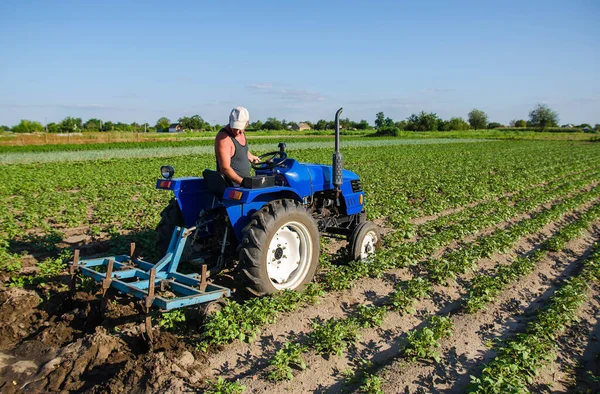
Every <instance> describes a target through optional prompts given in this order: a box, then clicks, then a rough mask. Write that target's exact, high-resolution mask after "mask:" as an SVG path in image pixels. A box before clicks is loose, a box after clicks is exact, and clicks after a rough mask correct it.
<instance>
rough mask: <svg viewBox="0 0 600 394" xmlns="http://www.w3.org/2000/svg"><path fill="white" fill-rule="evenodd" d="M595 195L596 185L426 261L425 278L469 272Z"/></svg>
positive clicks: (443, 278)
mask: <svg viewBox="0 0 600 394" xmlns="http://www.w3.org/2000/svg"><path fill="white" fill-rule="evenodd" d="M598 196H600V186H596V187H594V188H593V189H592V190H590V191H589V192H584V193H581V194H579V195H576V196H575V197H573V198H572V199H569V200H566V201H564V202H562V203H559V204H556V205H553V206H552V207H551V208H550V209H548V210H545V211H542V212H540V213H538V214H534V215H533V216H532V217H531V219H525V220H522V221H520V222H518V223H516V224H514V225H511V226H509V227H508V228H506V229H496V230H495V231H494V232H493V233H492V234H490V235H488V236H485V237H483V238H480V239H478V240H477V241H476V242H473V243H470V244H468V245H467V244H464V245H461V246H459V248H458V249H457V250H455V251H452V252H450V253H447V254H445V255H444V256H443V257H441V258H439V259H430V260H428V261H427V263H426V265H425V268H426V269H427V271H428V274H429V277H430V278H431V280H432V281H434V282H436V283H444V282H446V281H447V280H448V279H454V276H455V275H456V274H458V273H465V272H466V271H467V270H469V269H471V268H472V267H473V266H474V264H475V262H476V261H477V260H479V259H482V258H484V257H490V256H491V255H492V254H493V253H495V252H500V251H506V250H508V249H509V248H511V247H512V246H514V245H515V243H516V242H517V241H518V240H519V239H521V238H523V237H524V236H526V235H529V234H533V233H535V232H537V231H539V230H541V229H542V228H543V227H544V226H545V225H547V224H549V223H551V222H552V221H554V220H557V219H559V218H560V217H562V216H563V215H564V214H566V213H567V212H569V211H571V210H573V209H574V208H576V207H577V206H579V205H581V204H584V203H586V202H588V201H591V200H593V199H596V198H597V197H598Z"/></svg>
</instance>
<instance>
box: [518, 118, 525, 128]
mask: <svg viewBox="0 0 600 394" xmlns="http://www.w3.org/2000/svg"><path fill="white" fill-rule="evenodd" d="M515 127H527V122H526V121H525V120H524V119H519V120H517V121H515Z"/></svg>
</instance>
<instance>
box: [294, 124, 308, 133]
mask: <svg viewBox="0 0 600 394" xmlns="http://www.w3.org/2000/svg"><path fill="white" fill-rule="evenodd" d="M292 130H294V131H304V130H310V126H309V125H308V123H304V122H300V123H294V124H293V125H292Z"/></svg>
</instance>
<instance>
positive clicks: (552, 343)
mask: <svg viewBox="0 0 600 394" xmlns="http://www.w3.org/2000/svg"><path fill="white" fill-rule="evenodd" d="M593 281H595V282H598V281H600V244H595V245H594V248H593V252H592V255H591V256H590V258H588V259H587V260H586V261H584V265H583V269H582V271H581V273H580V274H578V275H577V276H575V277H573V278H571V279H570V280H567V281H566V283H565V284H564V285H563V286H561V288H560V289H558V290H557V291H556V292H555V293H554V295H553V296H552V298H551V299H550V301H549V303H548V305H547V307H546V308H545V309H544V310H542V311H541V312H539V313H538V314H537V317H536V319H535V320H534V321H532V322H531V323H530V324H529V325H528V326H527V332H526V333H523V334H517V335H516V336H515V337H514V338H512V339H510V340H508V341H507V342H506V343H505V345H504V346H503V347H501V348H500V349H498V356H496V358H495V359H493V360H492V361H491V362H489V363H488V364H487V365H486V366H485V367H484V368H483V371H482V374H481V376H480V377H475V376H472V377H471V383H472V386H471V388H470V390H469V392H470V393H527V392H529V389H528V387H527V385H528V384H531V383H532V382H533V378H534V377H535V376H537V374H538V372H539V370H540V368H542V367H544V366H545V365H546V364H548V363H549V362H550V361H552V360H553V359H554V358H555V357H556V351H557V350H558V345H557V341H556V338H557V336H558V335H560V334H561V333H562V332H563V331H564V330H565V328H566V327H567V326H568V325H569V324H571V323H572V322H573V321H575V320H576V314H577V310H578V309H579V307H580V306H581V305H582V304H583V302H584V301H585V299H586V293H587V290H588V288H589V286H590V285H589V283H590V282H593Z"/></svg>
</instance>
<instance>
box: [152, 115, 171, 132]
mask: <svg viewBox="0 0 600 394" xmlns="http://www.w3.org/2000/svg"><path fill="white" fill-rule="evenodd" d="M170 124H171V121H170V120H169V118H165V117H164V116H163V117H162V118H160V119H159V120H157V121H156V126H155V127H156V129H157V130H166V129H168V128H169V125H170Z"/></svg>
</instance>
